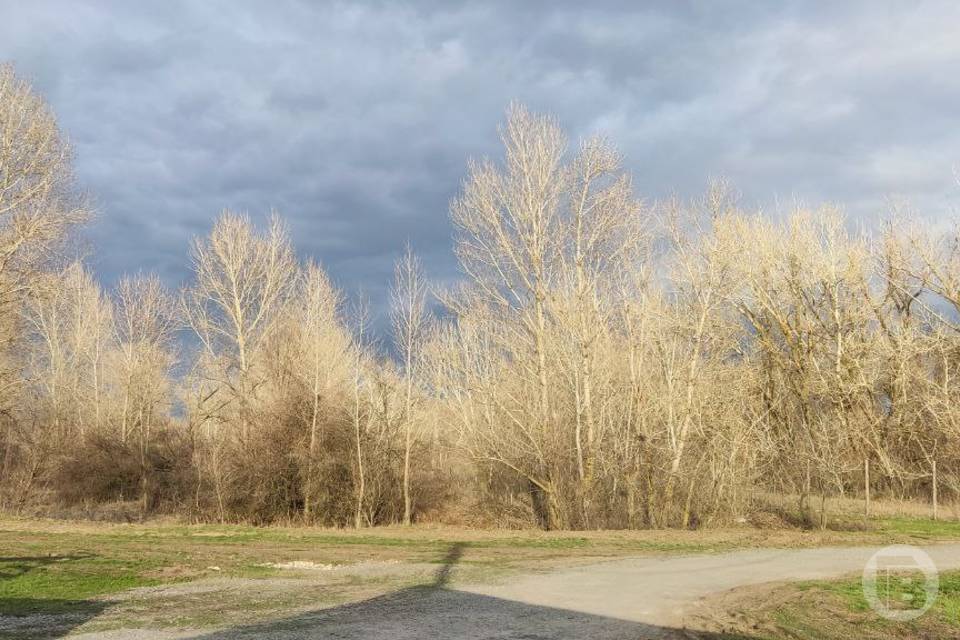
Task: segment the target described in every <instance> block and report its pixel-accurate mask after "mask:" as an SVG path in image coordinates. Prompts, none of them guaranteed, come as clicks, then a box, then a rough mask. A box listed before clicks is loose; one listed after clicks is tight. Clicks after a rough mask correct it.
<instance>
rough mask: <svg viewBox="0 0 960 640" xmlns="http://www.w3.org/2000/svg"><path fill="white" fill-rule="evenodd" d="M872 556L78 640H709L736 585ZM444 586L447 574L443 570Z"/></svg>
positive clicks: (640, 561) (733, 564) (638, 573)
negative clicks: (712, 604)
mask: <svg viewBox="0 0 960 640" xmlns="http://www.w3.org/2000/svg"><path fill="white" fill-rule="evenodd" d="M875 551H877V548H822V549H795V550H770V549H764V550H750V551H736V552H730V553H722V554H713V555H699V556H684V557H667V558H632V559H620V560H612V561H608V562H601V563H596V564H592V565H586V566H580V567H577V568H572V569H567V570H560V571H553V572H550V573H543V574H533V575H527V576H524V577H521V578H519V579H514V580H512V581H511V582H509V583H507V584H502V585H473V586H466V587H464V586H457V587H456V588H450V587H417V588H412V589H405V590H402V591H399V592H396V593H392V594H389V595H387V596H381V597H378V598H373V599H370V600H365V601H363V602H358V603H353V604H348V605H344V606H339V607H334V608H330V609H319V610H316V611H310V612H307V613H304V614H301V615H298V616H295V617H290V618H285V619H281V620H275V621H270V622H264V623H262V624H257V625H250V626H245V627H238V628H232V629H224V630H219V631H213V632H210V631H206V632H202V631H192V632H191V631H189V630H181V631H175V632H174V631H170V632H163V633H160V632H153V631H151V632H144V631H130V632H127V631H121V632H112V633H109V634H99V635H94V634H87V635H83V636H76V637H80V638H101V639H107V640H137V639H140V638H170V639H172V638H195V639H197V640H199V639H201V638H202V639H204V640H238V639H246V638H264V639H271V638H272V639H277V640H303V639H307V638H331V639H333V638H339V639H343V640H359V639H372V640H404V639H410V640H413V639H414V638H416V639H419V638H445V639H446V638H450V639H454V638H458V639H459V638H463V639H470V640H472V639H481V638H483V639H494V638H496V639H503V640H506V639H521V638H522V639H526V640H540V639H542V640H546V639H548V638H549V639H553V638H569V639H578V640H579V639H587V638H589V639H592V640H607V639H610V640H612V639H621V638H622V639H628V638H650V639H667V638H691V637H697V638H710V637H712V636H711V635H709V634H706V635H695V634H689V633H688V632H685V631H683V630H682V629H683V625H684V622H685V621H686V620H688V619H692V616H694V615H695V614H696V613H697V611H698V610H699V608H700V607H701V606H702V605H703V604H704V603H705V602H707V601H708V600H709V596H710V595H711V594H717V593H721V592H725V591H728V590H730V589H734V588H737V587H744V586H750V585H757V584H763V583H767V582H779V581H786V580H808V579H822V578H832V577H838V576H842V575H845V574H850V573H859V572H860V571H862V569H863V567H864V565H865V563H866V562H867V560H868V559H869V558H870V556H871V555H872V554H873V553H874V552H875ZM925 551H927V553H929V555H930V556H931V557H932V558H933V560H934V562H935V563H936V564H937V566H938V567H939V568H940V569H941V570H945V569H956V568H960V544H945V545H937V546H931V547H927V548H926V549H925ZM441 573H442V575H443V576H444V578H445V577H446V573H443V572H441Z"/></svg>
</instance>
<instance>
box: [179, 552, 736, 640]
mask: <svg viewBox="0 0 960 640" xmlns="http://www.w3.org/2000/svg"><path fill="white" fill-rule="evenodd" d="M463 547H464V545H462V544H456V545H453V546H452V547H451V548H450V550H449V551H448V553H447V555H446V557H445V559H444V562H443V565H442V566H441V567H440V569H439V570H438V571H437V573H436V576H435V580H434V583H433V584H432V585H429V586H421V587H412V588H408V589H403V590H401V591H397V592H394V593H390V594H387V595H383V596H378V597H376V598H371V599H369V600H364V601H362V602H355V603H351V604H345V605H341V606H338V607H331V608H327V609H317V610H314V611H308V612H306V613H303V614H301V615H297V616H293V617H288V618H281V619H278V620H273V621H270V622H263V623H258V624H253V625H246V626H239V627H234V628H230V629H223V630H220V631H216V632H213V633H208V634H203V635H200V636H196V637H195V640H237V639H246V638H264V639H274V640H295V639H296V640H305V639H307V638H338V639H342V640H354V639H356V640H360V639H363V640H399V639H410V640H413V639H418V640H419V639H421V638H443V639H450V640H459V639H463V640H473V639H480V638H483V639H493V638H496V639H501V640H507V639H514V638H516V639H521V638H522V639H524V640H547V639H550V640H554V639H569V640H613V639H617V640H619V639H624V640H627V639H630V640H638V639H658V640H667V639H673V638H677V639H681V638H682V639H691V638H699V639H702V640H735V639H736V640H754V639H752V638H749V637H747V636H730V635H724V634H715V633H705V632H693V631H688V630H682V629H669V628H665V627H659V626H652V625H647V624H642V623H638V622H631V621H628V620H619V619H616V618H609V617H604V616H598V615H592V614H588V613H580V612H577V611H570V610H565V609H556V608H552V607H544V606H539V605H531V604H526V603H523V602H515V601H512V600H504V599H502V598H495V597H491V596H485V595H479V594H474V593H467V592H464V591H457V590H455V589H450V588H448V587H447V584H448V583H449V581H450V575H451V571H452V570H453V568H454V567H455V566H456V564H457V562H459V560H460V557H461V556H462V554H463Z"/></svg>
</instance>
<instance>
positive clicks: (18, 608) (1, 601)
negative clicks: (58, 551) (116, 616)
mask: <svg viewBox="0 0 960 640" xmlns="http://www.w3.org/2000/svg"><path fill="white" fill-rule="evenodd" d="M90 557H92V554H72V555H62V556H7V557H0V639H6V638H18V639H20V638H23V639H27V638H37V639H40V638H62V637H63V636H65V635H67V634H68V633H70V631H72V630H73V629H75V628H76V627H78V626H80V625H82V624H84V623H85V622H87V621H88V620H91V619H93V618H95V617H97V616H98V615H100V613H102V612H103V610H104V609H106V607H107V606H108V605H109V603H108V602H104V601H98V600H73V599H65V598H32V597H19V596H18V595H16V593H17V590H16V589H15V588H14V589H9V588H4V587H3V584H4V582H5V581H8V580H13V579H15V578H21V577H24V578H26V579H27V580H30V579H31V576H30V574H32V573H34V572H38V571H40V570H42V569H44V568H45V567H48V566H51V565H55V564H59V563H64V562H72V561H76V560H83V559H86V558H90Z"/></svg>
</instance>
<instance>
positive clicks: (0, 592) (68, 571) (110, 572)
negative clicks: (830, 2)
mask: <svg viewBox="0 0 960 640" xmlns="http://www.w3.org/2000/svg"><path fill="white" fill-rule="evenodd" d="M146 570H147V568H146V567H145V566H144V564H138V563H135V562H128V561H122V560H116V559H112V558H104V557H101V556H96V555H89V554H75V555H63V556H57V555H53V556H7V557H2V558H0V614H3V615H24V614H26V613H31V612H36V611H50V610H58V609H63V608H67V609H73V608H76V607H77V606H79V605H78V603H79V602H80V601H83V600H85V599H88V598H92V597H94V596H99V595H103V594H109V593H116V592H118V591H124V590H126V589H132V588H133V587H142V586H149V585H154V584H159V583H160V582H161V580H159V579H157V578H152V577H148V576H146V575H144V572H145V571H146Z"/></svg>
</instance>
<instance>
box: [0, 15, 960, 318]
mask: <svg viewBox="0 0 960 640" xmlns="http://www.w3.org/2000/svg"><path fill="white" fill-rule="evenodd" d="M0 61H12V62H13V63H14V65H15V68H16V69H17V71H18V73H19V74H21V75H23V76H25V77H26V78H28V79H29V80H30V81H31V82H33V84H34V86H35V87H36V89H37V90H38V91H39V92H40V93H42V94H43V96H44V97H45V98H46V99H47V101H48V102H49V103H50V104H51V105H52V107H53V109H54V111H55V112H56V114H57V117H58V120H59V122H60V125H61V127H62V129H63V131H64V133H65V134H66V136H67V137H68V138H69V140H70V141H71V143H72V145H73V147H74V150H75V155H76V159H75V164H76V171H77V175H78V177H79V179H80V183H81V184H82V186H83V188H84V189H85V190H86V191H87V192H88V193H89V194H90V195H91V197H92V198H93V201H94V202H95V203H96V206H97V211H98V214H97V219H96V221H95V222H94V223H93V224H92V226H91V227H90V228H89V229H88V230H87V232H86V234H87V237H88V240H89V246H90V247H92V248H93V252H92V254H91V255H90V263H91V265H92V266H93V268H94V269H95V271H96V272H97V273H98V274H99V276H100V277H101V279H102V280H103V281H104V283H105V284H107V285H110V284H112V283H113V282H115V281H116V279H117V278H118V277H119V275H121V274H123V273H129V272H136V271H155V272H157V273H159V274H160V276H161V277H162V278H163V279H164V280H165V281H166V282H167V283H169V284H170V285H171V286H178V285H180V284H182V283H184V282H187V281H188V280H189V267H190V262H189V245H190V242H191V239H192V238H193V237H195V236H198V235H203V234H205V233H207V232H208V231H209V229H210V227H211V225H212V223H213V220H214V219H215V217H216V216H217V214H218V213H219V212H220V211H221V210H222V209H224V208H231V209H234V210H238V211H243V212H247V213H249V214H250V215H251V216H252V217H253V218H254V219H255V220H261V221H262V220H264V219H265V217H266V216H267V215H268V213H269V212H270V211H271V210H273V209H275V210H277V211H278V212H280V213H281V214H282V215H283V216H284V217H285V218H286V219H287V220H288V221H289V223H290V227H291V231H292V235H293V239H294V243H295V245H296V247H297V250H298V252H299V254H300V255H301V256H303V257H308V256H310V257H314V258H315V259H317V260H319V261H321V263H322V264H323V265H324V266H325V267H326V268H327V270H328V271H329V272H330V273H331V275H332V276H333V278H334V280H335V281H336V282H338V283H339V284H340V285H341V286H342V287H343V288H344V289H345V290H346V291H347V292H348V293H349V294H351V295H355V294H356V293H357V292H359V291H361V290H362V291H363V292H365V294H366V295H367V296H369V297H370V298H371V299H372V300H373V301H374V305H375V306H377V305H378V304H382V303H383V302H385V300H386V290H387V287H388V286H389V283H390V279H391V274H392V268H393V267H392V265H393V262H394V260H395V259H396V257H397V256H398V255H399V253H400V252H402V250H403V247H404V245H405V243H406V242H407V241H408V240H409V242H410V243H411V244H412V246H413V248H414V250H415V251H416V252H417V253H419V254H420V255H421V256H422V258H423V260H424V263H425V266H426V269H427V271H428V275H429V276H430V277H431V278H433V279H434V280H435V281H438V282H449V281H451V280H453V279H455V278H456V277H457V273H458V271H457V266H456V261H455V259H454V257H453V254H452V250H451V227H450V224H449V222H448V208H449V202H450V200H451V199H452V198H454V197H456V195H457V193H458V191H459V189H460V186H461V183H462V180H463V178H464V176H465V173H466V166H467V160H468V158H471V157H472V158H480V157H491V158H494V159H496V158H498V157H499V154H500V150H499V142H498V138H497V125H498V123H500V122H501V121H502V119H503V117H504V112H505V110H506V108H507V106H508V105H509V104H510V102H511V101H518V102H522V103H524V104H526V105H527V106H528V107H529V108H531V109H532V110H535V111H543V112H550V113H552V114H554V115H556V116H557V118H558V119H559V120H560V122H561V124H562V125H563V126H564V127H565V129H566V130H567V131H568V133H569V135H570V136H571V138H572V139H576V138H577V137H580V136H588V135H592V134H595V133H600V134H603V135H605V136H606V137H608V138H609V139H610V140H611V141H613V142H614V143H615V144H616V145H617V146H618V147H619V148H620V150H621V151H622V153H623V154H624V156H625V161H626V165H627V167H628V168H629V169H630V171H631V172H632V174H633V177H634V184H635V187H636V190H637V192H638V195H640V196H641V197H643V198H644V199H645V200H646V201H648V202H653V201H655V200H656V199H658V198H662V197H665V196H668V195H671V194H679V195H681V196H694V195H696V194H698V193H700V192H702V190H703V189H704V187H705V185H706V183H707V181H708V179H709V178H710V177H712V176H723V177H726V178H727V179H729V180H730V181H732V182H733V183H734V184H735V185H736V187H737V188H738V189H739V191H740V192H741V193H742V194H743V202H744V203H745V204H746V205H748V206H751V207H753V206H755V207H759V208H762V209H763V210H764V211H765V212H766V213H767V214H768V215H779V214H780V213H782V212H783V211H784V210H785V209H787V208H790V207H792V206H793V204H794V203H797V202H802V203H806V204H808V205H817V204H820V203H824V202H830V203H839V204H841V205H842V206H843V207H844V208H845V209H846V210H847V212H848V214H849V215H850V216H851V218H852V219H853V220H855V221H860V222H862V223H863V224H865V225H867V226H869V225H872V224H876V223H877V221H879V220H880V219H881V218H882V217H883V216H884V215H886V214H887V212H888V211H889V208H890V203H891V202H892V201H896V202H904V203H908V204H909V205H910V206H911V207H912V208H914V209H916V210H917V211H919V212H920V215H921V216H922V217H923V219H924V220H926V221H927V222H928V223H930V224H938V223H941V222H943V221H944V220H946V219H948V218H949V217H950V216H953V215H954V211H955V208H956V204H957V203H958V201H960V198H958V196H960V187H958V184H957V180H956V172H957V168H958V167H960V127H958V126H957V124H958V117H960V109H958V107H960V3H957V2H896V3H894V2H883V1H879V0H877V1H871V2H789V1H788V2H753V3H750V2H722V3H721V2H682V1H676V2H660V3H653V2H650V3H645V2H598V1H593V2H564V1H555V2H536V1H527V2H520V1H517V2H507V1H504V2H497V1H488V2H476V3H462V4H461V3H455V2H444V1H439V0H438V1H424V2H365V3H339V2H319V1H317V2H309V1H306V0H300V1H297V0H271V1H270V2H262V1H259V2H253V1H244V0H204V1H203V2H196V1H176V0H164V1H162V2H161V1H155V2H127V1H120V0H118V1H115V2H87V1H82V0H65V1H63V2H56V1H47V0H30V1H25V0H0Z"/></svg>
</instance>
